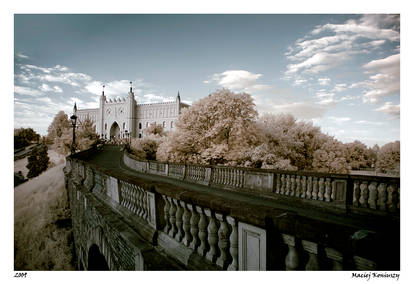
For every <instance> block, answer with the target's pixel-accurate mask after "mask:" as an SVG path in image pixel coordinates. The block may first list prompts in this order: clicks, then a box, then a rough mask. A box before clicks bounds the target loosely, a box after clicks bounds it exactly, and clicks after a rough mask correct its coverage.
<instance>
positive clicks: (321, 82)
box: [318, 78, 331, 86]
mask: <svg viewBox="0 0 414 284" xmlns="http://www.w3.org/2000/svg"><path fill="white" fill-rule="evenodd" d="M330 81H331V79H329V78H319V79H318V82H319V85H322V86H326V85H329V82H330Z"/></svg>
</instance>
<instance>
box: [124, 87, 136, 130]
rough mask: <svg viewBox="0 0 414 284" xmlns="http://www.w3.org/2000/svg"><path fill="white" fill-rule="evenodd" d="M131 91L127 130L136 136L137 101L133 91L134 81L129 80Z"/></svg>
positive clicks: (129, 94)
mask: <svg viewBox="0 0 414 284" xmlns="http://www.w3.org/2000/svg"><path fill="white" fill-rule="evenodd" d="M129 84H130V87H129V93H128V99H127V101H128V107H127V111H126V112H127V113H126V115H127V130H128V133H129V135H130V136H131V137H136V136H137V133H136V126H135V120H136V117H135V112H136V106H137V102H136V101H135V96H134V92H133V91H132V82H129Z"/></svg>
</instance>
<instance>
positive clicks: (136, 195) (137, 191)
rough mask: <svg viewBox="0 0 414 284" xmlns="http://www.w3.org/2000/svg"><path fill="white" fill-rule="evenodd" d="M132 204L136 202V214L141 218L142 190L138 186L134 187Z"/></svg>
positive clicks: (142, 210) (142, 214)
mask: <svg viewBox="0 0 414 284" xmlns="http://www.w3.org/2000/svg"><path fill="white" fill-rule="evenodd" d="M134 204H136V207H137V210H136V212H137V215H138V216H139V217H141V218H143V216H144V208H143V206H142V191H141V189H140V187H139V186H135V187H134Z"/></svg>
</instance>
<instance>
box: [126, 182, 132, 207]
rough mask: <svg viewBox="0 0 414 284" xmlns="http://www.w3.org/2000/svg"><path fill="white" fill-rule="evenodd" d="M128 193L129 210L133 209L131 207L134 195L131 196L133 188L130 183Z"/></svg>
mask: <svg viewBox="0 0 414 284" xmlns="http://www.w3.org/2000/svg"><path fill="white" fill-rule="evenodd" d="M127 193H128V199H127V200H128V203H127V208H128V209H129V210H131V208H132V197H131V194H132V188H131V185H130V184H128V191H127Z"/></svg>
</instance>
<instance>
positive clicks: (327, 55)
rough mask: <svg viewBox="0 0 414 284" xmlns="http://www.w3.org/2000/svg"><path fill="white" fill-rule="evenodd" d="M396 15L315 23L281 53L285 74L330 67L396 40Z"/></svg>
mask: <svg viewBox="0 0 414 284" xmlns="http://www.w3.org/2000/svg"><path fill="white" fill-rule="evenodd" d="M399 21H400V18H399V16H398V15H363V16H361V17H359V18H358V19H350V20H348V21H346V22H344V23H335V24H333V23H327V24H325V25H320V26H316V27H315V28H314V29H313V30H312V31H311V32H310V33H308V34H307V35H305V37H303V38H301V39H298V40H297V41H296V43H295V44H294V45H293V46H289V47H288V52H286V53H285V55H286V56H287V59H288V60H290V61H292V62H293V63H291V64H288V65H287V68H286V71H285V75H286V76H287V77H291V78H292V76H293V75H299V74H316V73H321V72H323V71H326V70H328V69H332V68H334V67H336V66H338V65H339V64H342V63H344V62H345V61H346V60H349V59H351V58H352V57H353V56H354V55H357V54H363V53H370V52H371V51H372V50H374V49H377V48H380V47H381V46H384V45H385V44H386V43H387V42H392V43H398V42H399V40H400V31H399Z"/></svg>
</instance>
